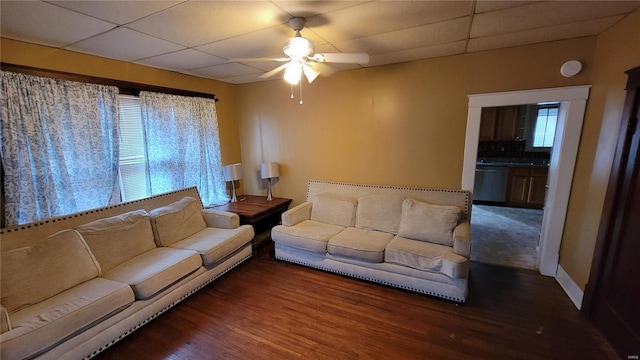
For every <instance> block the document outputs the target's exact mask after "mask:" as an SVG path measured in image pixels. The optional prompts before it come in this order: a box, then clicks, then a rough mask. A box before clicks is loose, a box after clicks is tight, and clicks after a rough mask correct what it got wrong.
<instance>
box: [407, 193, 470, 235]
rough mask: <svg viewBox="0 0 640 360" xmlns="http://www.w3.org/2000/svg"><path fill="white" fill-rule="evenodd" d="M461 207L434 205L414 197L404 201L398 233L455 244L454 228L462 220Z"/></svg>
mask: <svg viewBox="0 0 640 360" xmlns="http://www.w3.org/2000/svg"><path fill="white" fill-rule="evenodd" d="M460 212H461V211H460V208H458V207H457V206H449V205H434V204H429V203H425V202H422V201H418V200H414V199H405V200H404V202H403V203H402V217H401V219H400V230H399V231H398V235H399V236H401V237H403V238H408V239H414V240H420V241H428V242H431V243H435V244H441V245H447V246H453V229H454V228H455V227H456V225H457V224H458V221H459V220H460Z"/></svg>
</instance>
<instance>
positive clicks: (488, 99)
mask: <svg viewBox="0 0 640 360" xmlns="http://www.w3.org/2000/svg"><path fill="white" fill-rule="evenodd" d="M590 88H591V86H590V85H585V86H571V87H562V88H551V89H537V90H524V91H511V92H501V93H489V94H477V95H469V111H468V113H467V135H466V139H465V147H464V166H463V169H462V189H464V190H469V191H471V192H472V193H473V183H474V177H475V169H476V160H477V155H478V140H479V137H480V115H481V113H482V108H483V107H491V106H509V105H522V104H535V103H539V102H549V101H559V102H560V113H559V116H558V123H557V127H556V137H555V141H554V143H553V151H552V153H551V159H550V162H549V175H548V178H547V185H548V187H549V188H548V190H547V196H546V199H545V211H544V216H543V219H542V229H541V236H540V247H539V250H538V263H537V265H538V270H539V271H540V273H541V274H542V275H546V276H556V272H557V270H558V260H559V258H560V242H561V241H562V232H563V230H564V221H565V218H566V215H567V204H568V203H569V193H570V191H571V183H572V181H573V170H574V167H575V164H576V157H577V154H578V145H579V143H580V134H581V133H582V122H583V119H584V113H585V107H586V104H587V99H588V98H589V89H590Z"/></svg>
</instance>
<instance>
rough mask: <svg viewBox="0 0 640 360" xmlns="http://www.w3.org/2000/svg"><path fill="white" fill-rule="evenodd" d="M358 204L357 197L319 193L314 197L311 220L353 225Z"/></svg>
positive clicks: (346, 225)
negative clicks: (350, 197)
mask: <svg viewBox="0 0 640 360" xmlns="http://www.w3.org/2000/svg"><path fill="white" fill-rule="evenodd" d="M357 205H358V202H357V201H356V200H355V199H349V198H341V197H337V196H333V195H318V196H316V197H315V198H314V199H313V205H312V207H311V220H313V221H319V222H323V223H325V224H332V225H339V226H344V227H349V226H353V225H354V223H355V217H356V206H357Z"/></svg>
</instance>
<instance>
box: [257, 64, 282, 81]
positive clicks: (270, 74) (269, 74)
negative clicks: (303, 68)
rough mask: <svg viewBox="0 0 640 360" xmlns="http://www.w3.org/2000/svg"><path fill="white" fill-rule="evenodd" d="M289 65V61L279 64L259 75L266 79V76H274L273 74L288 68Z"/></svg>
mask: <svg viewBox="0 0 640 360" xmlns="http://www.w3.org/2000/svg"><path fill="white" fill-rule="evenodd" d="M287 65H289V63H286V64H282V65H280V66H278V67H277V68H275V69H273V70H271V71H269V72H266V73H264V74H262V75H260V76H259V77H260V78H261V79H266V78H269V77H272V76H273V75H275V74H277V73H279V72H280V71H282V70H284V69H286V68H287Z"/></svg>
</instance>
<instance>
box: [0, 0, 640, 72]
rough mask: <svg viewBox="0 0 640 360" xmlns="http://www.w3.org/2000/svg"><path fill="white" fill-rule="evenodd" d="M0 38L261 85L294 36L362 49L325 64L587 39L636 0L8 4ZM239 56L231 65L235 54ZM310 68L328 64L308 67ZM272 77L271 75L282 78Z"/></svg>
mask: <svg viewBox="0 0 640 360" xmlns="http://www.w3.org/2000/svg"><path fill="white" fill-rule="evenodd" d="M0 6H1V8H0V15H1V19H0V20H1V21H0V25H1V28H0V36H2V37H4V38H8V39H13V40H18V41H23V42H28V43H34V44H39V45H44V46H49V47H54V48H60V49H66V50H71V51H77V52H82V53H88V54H93V55H97V56H102V57H106V58H111V59H117V60H121V61H126V62H134V63H137V64H141V65H146V66H151V67H157V68H161V69H166V70H171V71H178V72H183V73H185V74H190V75H194V76H200V77H204V78H210V79H216V80H220V81H224V82H229V83H233V84H242V83H249V82H256V81H265V80H270V79H273V78H269V79H265V78H264V77H262V75H264V74H265V73H266V72H268V71H271V70H273V69H275V68H277V67H279V66H280V65H282V64H283V62H279V61H249V60H247V58H284V57H286V56H285V54H284V52H283V46H284V45H285V44H286V43H287V41H288V40H289V38H290V37H293V36H294V35H295V32H294V30H292V29H291V28H290V27H289V25H288V23H287V22H288V20H289V18H291V17H292V16H301V17H305V18H306V20H307V22H306V26H305V27H304V28H303V29H302V31H301V35H302V36H303V37H306V38H307V39H309V40H310V41H311V42H312V43H313V44H314V45H315V53H320V52H325V53H330V52H346V53H348V52H367V53H368V54H369V55H370V61H369V63H368V64H363V65H359V64H330V66H331V68H332V71H328V72H326V73H325V74H324V75H330V74H331V73H332V72H333V71H343V70H348V69H355V68H361V67H363V66H364V67H370V66H379V65H385V64H393V63H400V62H407V61H414V60H420V59H428V58H435V57H443V56H450V55H457V54H464V53H471V52H477V51H485V50H492V49H499V48H505V47H513V46H521V45H528V44H535V43H542V42H549V41H557V40H563V39H570V38H577V37H584V36H593V35H597V34H599V33H601V32H602V31H604V30H606V29H608V28H609V27H611V26H612V25H613V24H615V23H616V22H618V21H620V20H621V19H623V18H624V17H625V16H627V15H628V14H629V13H631V12H633V11H637V10H638V9H639V8H640V1H488V0H487V1H485V0H476V1H280V0H274V1H195V0H182V1H154V0H147V1H101V0H91V1H86V0H85V1H7V0H2V1H1V2H0ZM234 59H238V60H234ZM312 66H314V67H318V68H320V67H321V66H324V67H325V68H327V67H329V65H328V64H315V65H313V64H312ZM280 76H281V75H278V76H277V77H274V78H276V79H278V78H280Z"/></svg>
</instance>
